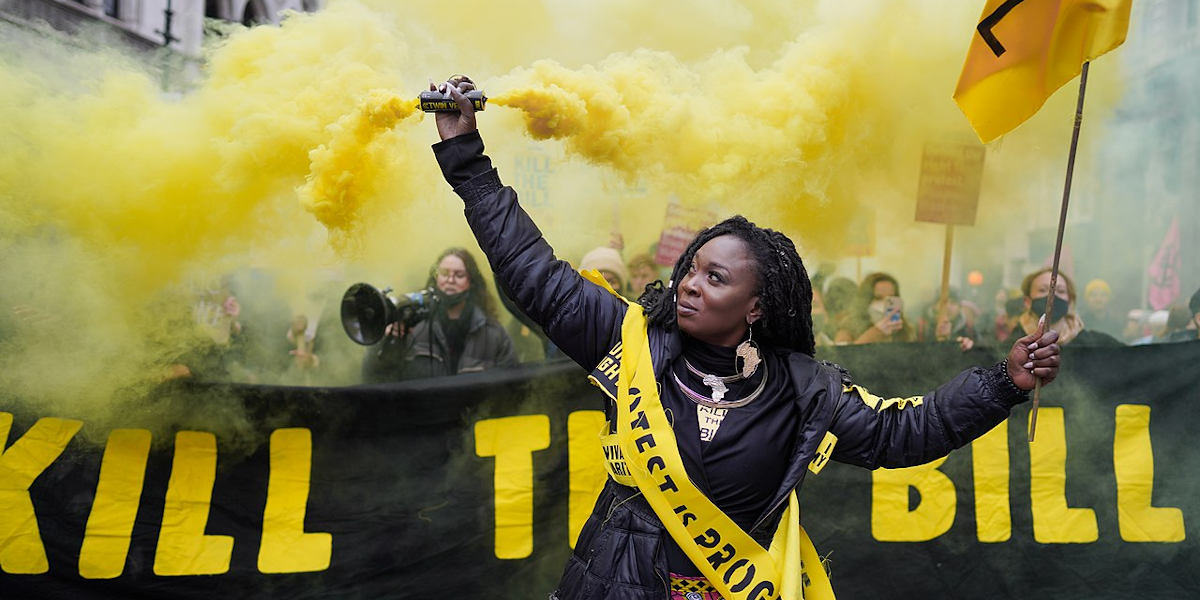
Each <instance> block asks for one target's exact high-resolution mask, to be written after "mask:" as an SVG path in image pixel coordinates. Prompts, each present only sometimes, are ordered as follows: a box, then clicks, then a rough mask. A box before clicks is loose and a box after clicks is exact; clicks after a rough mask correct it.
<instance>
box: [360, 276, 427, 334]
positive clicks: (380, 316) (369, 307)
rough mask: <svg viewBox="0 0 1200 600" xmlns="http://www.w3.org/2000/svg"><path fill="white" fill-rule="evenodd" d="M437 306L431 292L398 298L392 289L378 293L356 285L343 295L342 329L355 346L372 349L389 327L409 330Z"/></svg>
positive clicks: (364, 284)
mask: <svg viewBox="0 0 1200 600" xmlns="http://www.w3.org/2000/svg"><path fill="white" fill-rule="evenodd" d="M437 304H438V296H437V294H435V293H434V290H433V288H428V289H424V290H420V291H416V292H411V293H408V294H401V295H398V296H397V295H394V294H392V288H384V289H383V290H380V289H378V288H376V287H375V286H373V285H371V284H369V283H356V284H354V285H352V286H350V288H349V289H347V290H346V293H345V294H343V295H342V329H345V330H346V335H348V336H350V339H352V340H354V341H355V342H356V343H359V344H362V345H363V346H372V345H375V344H377V343H379V340H381V339H383V335H384V333H385V331H386V330H387V326H388V325H391V324H392V323H403V324H404V326H405V327H412V326H413V325H416V324H417V322H418V321H421V320H422V319H424V318H426V317H428V316H429V313H430V312H432V311H433V309H434V308H436V307H437Z"/></svg>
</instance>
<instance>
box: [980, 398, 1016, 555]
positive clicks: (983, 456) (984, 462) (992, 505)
mask: <svg viewBox="0 0 1200 600" xmlns="http://www.w3.org/2000/svg"><path fill="white" fill-rule="evenodd" d="M971 470H972V471H973V472H974V475H975V531H976V533H977V535H978V536H979V541H981V542H1005V541H1008V539H1009V538H1010V537H1012V512H1011V510H1010V509H1009V506H1010V502H1009V498H1008V421H1001V422H1000V424H999V425H997V426H995V427H994V428H992V430H991V431H989V432H987V433H986V434H984V435H983V436H981V437H979V438H976V440H975V441H974V442H971Z"/></svg>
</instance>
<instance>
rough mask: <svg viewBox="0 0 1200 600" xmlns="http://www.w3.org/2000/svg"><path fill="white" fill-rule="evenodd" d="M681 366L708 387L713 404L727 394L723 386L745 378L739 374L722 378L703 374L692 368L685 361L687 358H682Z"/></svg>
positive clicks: (689, 363)
mask: <svg viewBox="0 0 1200 600" xmlns="http://www.w3.org/2000/svg"><path fill="white" fill-rule="evenodd" d="M683 366H685V367H687V370H688V371H691V373H692V375H695V376H696V377H699V378H700V380H701V381H702V382H703V383H704V385H707V386H708V387H709V389H711V390H712V399H713V402H720V401H721V400H722V399H724V398H725V394H727V393H729V388H728V387H726V385H725V384H727V383H733V382H735V381H741V380H743V379H745V377H744V376H742V374H741V373H738V374H736V375H728V376H725V377H722V376H720V375H713V374H712V373H705V372H703V371H701V370H700V369H697V368H696V367H695V366H693V365H692V363H691V361H689V360H688V359H687V357H684V359H683Z"/></svg>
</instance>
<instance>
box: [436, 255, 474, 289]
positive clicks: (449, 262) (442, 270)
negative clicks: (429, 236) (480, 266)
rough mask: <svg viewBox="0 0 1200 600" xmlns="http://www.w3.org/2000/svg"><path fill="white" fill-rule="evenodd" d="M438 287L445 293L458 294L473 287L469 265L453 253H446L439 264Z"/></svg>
mask: <svg viewBox="0 0 1200 600" xmlns="http://www.w3.org/2000/svg"><path fill="white" fill-rule="evenodd" d="M437 289H438V290H440V291H441V292H442V293H443V294H457V293H459V292H465V291H467V290H469V289H471V279H470V276H469V275H467V265H465V264H463V260H462V259H461V258H459V257H457V256H455V255H453V254H448V255H446V257H445V258H443V259H442V260H441V261H440V262H438V266H437Z"/></svg>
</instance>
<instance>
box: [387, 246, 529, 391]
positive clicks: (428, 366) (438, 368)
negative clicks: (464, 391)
mask: <svg viewBox="0 0 1200 600" xmlns="http://www.w3.org/2000/svg"><path fill="white" fill-rule="evenodd" d="M426 285H427V286H428V287H432V288H434V289H435V290H436V292H435V293H436V294H437V296H438V302H437V304H436V308H435V309H434V311H433V313H432V314H430V316H429V317H428V318H426V319H424V320H422V321H419V322H418V323H417V324H416V325H413V326H412V328H411V329H408V330H406V328H405V327H404V325H403V324H402V323H393V324H391V325H389V326H388V329H387V335H386V336H385V337H384V339H383V341H382V342H380V343H379V344H377V345H375V346H372V347H369V348H367V353H366V357H365V358H364V360H363V381H364V382H365V383H382V382H387V381H397V380H401V379H417V378H422V377H439V376H443V375H456V374H458V373H469V372H473V371H483V370H485V369H490V368H493V367H509V366H514V365H516V364H517V355H516V351H515V350H514V349H513V343H512V340H511V339H510V338H509V337H508V334H507V333H505V331H504V327H503V326H501V325H500V324H499V323H497V322H496V309H495V306H494V304H493V302H492V298H491V296H489V295H488V293H487V284H486V283H485V282H484V280H483V277H482V276H481V275H480V273H479V267H478V266H476V263H475V259H474V258H473V257H472V256H471V254H470V253H469V252H467V251H466V250H464V249H462V248H449V249H447V250H446V251H445V252H442V254H441V256H439V257H438V261H437V263H436V264H435V266H434V268H433V271H432V272H431V273H430V274H429V281H428V282H427V284H426Z"/></svg>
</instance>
